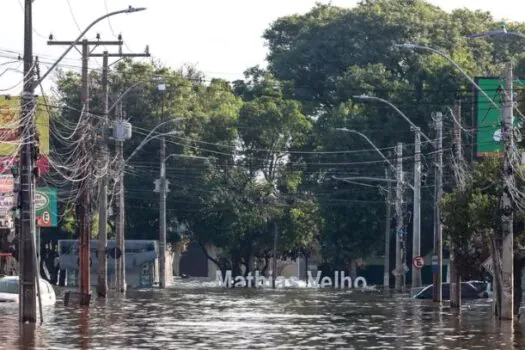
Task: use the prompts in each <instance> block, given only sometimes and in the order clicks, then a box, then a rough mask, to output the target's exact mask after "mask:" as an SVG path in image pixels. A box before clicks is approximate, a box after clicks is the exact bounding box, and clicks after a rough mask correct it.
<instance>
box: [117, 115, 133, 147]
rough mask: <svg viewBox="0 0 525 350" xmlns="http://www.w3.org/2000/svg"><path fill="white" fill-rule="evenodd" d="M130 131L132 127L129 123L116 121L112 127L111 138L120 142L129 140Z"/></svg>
mask: <svg viewBox="0 0 525 350" xmlns="http://www.w3.org/2000/svg"><path fill="white" fill-rule="evenodd" d="M132 129H133V127H132V126H131V123H129V122H127V121H125V120H118V121H116V122H115V126H114V127H113V138H114V139H115V140H116V141H120V142H122V141H126V140H129V139H130V138H131V134H132Z"/></svg>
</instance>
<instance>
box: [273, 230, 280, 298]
mask: <svg viewBox="0 0 525 350" xmlns="http://www.w3.org/2000/svg"><path fill="white" fill-rule="evenodd" d="M277 237H279V225H278V224H277V222H274V224H273V254H272V288H273V289H275V280H276V278H277Z"/></svg>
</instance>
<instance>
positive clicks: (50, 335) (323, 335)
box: [0, 281, 525, 350]
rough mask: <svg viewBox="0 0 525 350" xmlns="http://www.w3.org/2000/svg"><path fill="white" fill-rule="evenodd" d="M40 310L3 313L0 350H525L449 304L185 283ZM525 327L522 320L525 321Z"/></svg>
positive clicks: (478, 316)
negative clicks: (40, 313)
mask: <svg viewBox="0 0 525 350" xmlns="http://www.w3.org/2000/svg"><path fill="white" fill-rule="evenodd" d="M57 299H58V301H57V304H56V305H55V306H52V307H45V308H44V317H45V319H44V323H43V324H42V325H36V326H28V325H26V326H23V327H21V326H19V324H18V319H17V316H18V315H17V312H18V308H17V306H16V305H7V304H0V349H9V350H16V349H490V350H496V349H506V350H507V349H513V348H514V349H523V348H525V326H522V325H520V324H518V323H516V324H514V325H512V324H510V323H509V322H500V321H496V320H494V319H493V317H492V315H491V307H490V302H488V301H487V300H480V301H473V302H468V303H465V304H464V307H463V309H462V312H461V315H458V314H457V313H454V312H452V311H451V310H450V308H449V307H448V306H447V303H444V305H443V306H439V305H436V304H434V303H432V302H431V301H419V300H411V299H409V298H408V297H407V296H389V295H384V294H383V293H382V292H379V291H366V292H364V291H358V290H355V289H354V290H333V289H310V288H297V289H279V290H276V291H273V290H268V289H265V290H262V289H242V288H236V289H223V288H213V287H210V286H209V284H203V283H200V282H191V281H187V282H183V283H180V284H178V286H177V287H172V288H168V289H166V290H130V291H128V293H127V294H126V296H125V297H117V296H113V295H111V296H110V298H108V300H105V301H104V300H96V299H95V300H94V301H93V302H92V305H91V307H90V308H89V309H84V310H82V309H79V308H78V307H65V306H64V305H63V291H61V292H59V294H58V295H57ZM524 323H525V321H524Z"/></svg>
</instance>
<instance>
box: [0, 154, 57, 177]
mask: <svg viewBox="0 0 525 350" xmlns="http://www.w3.org/2000/svg"><path fill="white" fill-rule="evenodd" d="M17 164H18V159H14V158H13V157H0V173H3V174H11V167H12V166H13V165H17ZM36 166H37V168H38V172H39V173H40V174H45V173H47V172H49V158H48V157H47V156H43V155H42V156H40V157H39V158H38V160H37V161H36Z"/></svg>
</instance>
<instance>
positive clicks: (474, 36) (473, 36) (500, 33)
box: [467, 23, 525, 39]
mask: <svg viewBox="0 0 525 350" xmlns="http://www.w3.org/2000/svg"><path fill="white" fill-rule="evenodd" d="M507 35H510V36H517V37H520V38H524V39H525V34H522V33H520V32H509V31H508V30H507V27H506V26H505V23H502V24H501V26H500V27H499V28H498V29H496V30H489V31H488V32H485V33H478V34H471V35H467V38H469V39H481V38H489V37H492V36H507Z"/></svg>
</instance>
